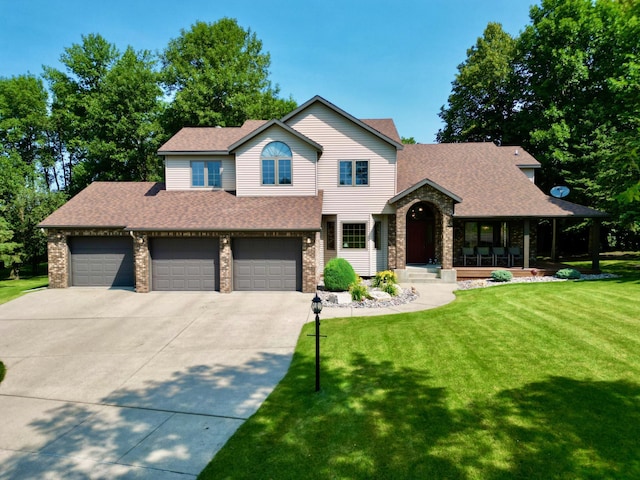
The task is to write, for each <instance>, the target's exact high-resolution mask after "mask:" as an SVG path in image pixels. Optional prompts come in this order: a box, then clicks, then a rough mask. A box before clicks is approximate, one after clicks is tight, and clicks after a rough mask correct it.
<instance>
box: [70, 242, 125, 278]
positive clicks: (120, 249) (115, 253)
mask: <svg viewBox="0 0 640 480" xmlns="http://www.w3.org/2000/svg"><path fill="white" fill-rule="evenodd" d="M69 249H70V252H71V285H73V286H76V287H133V285H134V274H133V239H132V238H131V237H129V236H126V237H70V238H69Z"/></svg>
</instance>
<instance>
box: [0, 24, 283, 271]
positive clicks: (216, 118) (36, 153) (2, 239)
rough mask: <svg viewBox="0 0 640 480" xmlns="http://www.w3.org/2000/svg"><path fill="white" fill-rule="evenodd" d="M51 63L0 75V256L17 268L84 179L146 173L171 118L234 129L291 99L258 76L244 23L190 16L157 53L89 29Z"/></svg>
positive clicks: (258, 50)
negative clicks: (120, 45) (120, 44)
mask: <svg viewBox="0 0 640 480" xmlns="http://www.w3.org/2000/svg"><path fill="white" fill-rule="evenodd" d="M60 63H61V65H62V68H61V69H58V68H53V67H49V66H45V67H44V68H43V72H42V74H41V75H39V76H35V75H30V74H25V75H19V76H15V77H12V78H0V262H3V263H4V264H5V265H8V266H13V275H14V276H16V275H17V274H18V268H19V266H20V265H21V264H22V263H24V262H30V263H32V264H37V262H38V261H41V260H42V259H44V257H45V256H46V239H45V238H44V235H43V234H42V232H40V231H39V230H38V229H37V228H36V225H37V224H38V222H40V221H41V220H43V219H44V218H45V217H46V216H47V215H48V214H49V213H51V212H52V211H53V210H55V209H56V208H57V207H59V206H60V205H62V203H64V202H65V201H66V199H68V198H69V197H70V196H73V195H74V194H76V193H77V192H79V191H80V190H82V189H83V188H85V187H86V186H87V185H89V184H90V183H91V182H93V181H99V180H102V181H116V180H118V181H158V180H161V179H162V164H161V161H160V159H159V158H158V157H157V155H156V151H157V150H158V147H159V146H160V145H161V144H162V143H164V141H166V140H167V139H168V138H169V137H171V136H172V135H173V134H175V133H176V132H177V131H178V130H179V129H180V128H181V127H183V126H217V125H219V126H239V125H241V124H242V123H243V122H244V121H245V120H246V119H249V118H251V119H266V118H279V117H282V116H284V115H285V114H286V113H288V112H290V111H291V110H293V109H294V108H295V107H296V103H295V102H294V101H293V99H292V98H291V97H289V98H282V97H280V91H279V87H278V86H277V85H274V84H273V83H272V82H271V81H270V79H269V67H270V63H271V59H270V55H269V54H268V53H267V52H264V51H263V47H262V42H261V41H260V40H259V39H258V38H257V36H256V34H255V33H253V32H252V31H251V30H250V29H244V28H242V27H241V26H239V25H238V23H237V21H236V20H234V19H230V18H223V19H221V20H219V21H217V22H215V23H205V22H196V23H195V24H194V25H192V26H191V28H190V29H188V30H182V31H181V32H180V35H179V36H178V37H176V38H174V39H172V40H170V41H169V42H168V45H167V46H166V48H165V49H164V50H163V51H162V52H160V53H157V54H153V53H152V52H149V51H146V50H140V51H138V50H135V49H134V48H133V47H132V46H127V48H126V49H125V50H124V51H119V50H118V49H117V48H116V46H115V45H114V44H112V43H110V42H109V41H107V40H106V39H105V38H104V37H102V36H101V35H99V34H89V35H86V36H82V38H81V42H80V43H77V44H73V45H71V46H70V47H67V48H65V49H64V52H63V53H62V54H61V56H60Z"/></svg>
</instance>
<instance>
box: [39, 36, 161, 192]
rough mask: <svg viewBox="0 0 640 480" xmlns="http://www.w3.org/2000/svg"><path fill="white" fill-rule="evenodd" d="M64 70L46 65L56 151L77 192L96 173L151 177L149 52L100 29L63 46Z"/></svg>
mask: <svg viewBox="0 0 640 480" xmlns="http://www.w3.org/2000/svg"><path fill="white" fill-rule="evenodd" d="M61 62H62V63H63V64H64V65H65V67H66V72H62V71H59V70H56V69H53V68H45V75H46V78H47V79H48V80H49V84H50V86H51V90H52V92H53V97H54V98H53V103H52V123H53V124H54V125H56V126H57V132H59V136H58V138H57V140H58V143H57V145H58V148H59V150H58V155H60V156H61V158H62V159H64V160H63V161H66V162H67V164H68V166H67V168H66V169H65V170H66V174H67V175H68V182H69V183H68V185H69V187H70V188H69V189H70V192H71V193H75V192H77V191H79V190H81V189H82V188H84V187H85V186H87V185H88V184H89V183H91V182H92V181H95V180H138V181H144V180H157V179H159V178H160V175H161V168H160V163H159V161H158V160H157V158H156V155H155V152H156V150H157V148H158V146H159V143H160V141H161V139H163V132H162V128H161V126H160V121H159V120H160V117H161V115H162V103H161V96H162V90H161V88H160V86H159V84H158V76H157V73H156V72H155V71H154V65H155V61H154V60H153V59H152V57H151V55H150V53H149V52H146V51H142V52H136V51H134V50H133V48H131V47H128V48H127V49H126V50H125V52H124V54H121V53H120V52H118V50H117V49H116V48H115V46H114V45H112V44H110V43H108V42H107V41H106V40H105V39H104V38H103V37H102V36H100V35H88V36H83V37H82V44H81V45H78V44H74V45H72V46H71V47H69V48H67V49H65V53H64V54H63V55H62V56H61Z"/></svg>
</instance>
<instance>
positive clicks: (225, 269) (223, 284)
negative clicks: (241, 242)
mask: <svg viewBox="0 0 640 480" xmlns="http://www.w3.org/2000/svg"><path fill="white" fill-rule="evenodd" d="M219 244H220V259H219V262H220V269H219V270H220V293H231V292H232V291H233V269H232V264H233V263H232V259H231V235H229V234H228V233H227V234H221V235H220V241H219Z"/></svg>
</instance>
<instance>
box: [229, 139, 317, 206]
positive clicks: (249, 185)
mask: <svg viewBox="0 0 640 480" xmlns="http://www.w3.org/2000/svg"><path fill="white" fill-rule="evenodd" d="M274 141H281V142H284V143H286V144H287V145H288V146H289V148H291V153H292V155H293V159H292V164H291V176H292V184H291V185H282V186H279V185H262V168H261V161H260V155H261V154H262V149H263V148H264V147H265V146H266V145H267V144H269V143H270V142H274ZM236 159H237V160H236V168H237V171H236V179H237V195H238V196H239V197H240V196H276V195H282V196H291V195H317V192H318V190H317V184H316V159H317V153H316V150H315V149H314V148H313V147H311V146H310V145H309V144H308V143H307V142H304V141H303V140H301V139H299V138H298V137H295V136H294V135H291V134H290V133H288V132H286V131H284V130H282V129H281V128H278V127H274V128H270V129H268V130H267V131H265V132H263V133H261V134H260V135H258V136H257V137H256V138H253V139H252V140H251V141H250V142H248V143H247V144H246V145H243V146H242V147H241V148H239V149H238V151H237V152H236Z"/></svg>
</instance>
